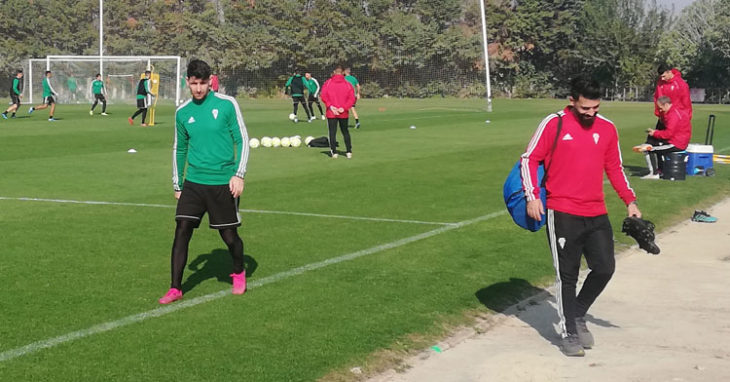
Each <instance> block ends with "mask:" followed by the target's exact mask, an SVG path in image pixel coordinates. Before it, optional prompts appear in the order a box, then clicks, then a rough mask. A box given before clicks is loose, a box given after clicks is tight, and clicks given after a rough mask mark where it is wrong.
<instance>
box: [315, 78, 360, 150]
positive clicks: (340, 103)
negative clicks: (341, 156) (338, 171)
mask: <svg viewBox="0 0 730 382" xmlns="http://www.w3.org/2000/svg"><path fill="white" fill-rule="evenodd" d="M342 73H343V70H342V66H339V65H338V66H337V68H335V71H334V73H333V75H332V77H331V78H330V79H329V80H327V82H325V83H324V85H322V91H321V92H320V97H321V99H322V102H324V105H325V107H326V108H327V113H326V116H327V127H328V128H329V139H330V155H331V156H332V158H337V156H338V155H337V124H338V123H339V125H340V130H341V131H342V136H343V137H344V138H345V149H346V150H347V153H346V155H347V158H348V159H350V158H352V142H351V140H350V131H349V130H348V127H347V119H348V117H349V110H350V108H351V107H352V105H354V104H355V93H353V91H352V85H350V83H349V82H347V80H345V76H344V75H343V74H342Z"/></svg>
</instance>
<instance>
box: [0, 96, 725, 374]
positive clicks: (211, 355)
mask: <svg viewBox="0 0 730 382" xmlns="http://www.w3.org/2000/svg"><path fill="white" fill-rule="evenodd" d="M563 105H564V101H561V100H522V101H508V100H496V101H495V105H494V110H495V111H494V112H493V113H490V114H487V113H485V112H484V111H483V108H484V101H482V100H456V99H429V100H398V99H390V100H363V101H361V102H360V104H358V112H359V113H360V116H361V121H362V125H363V127H362V129H360V130H357V131H353V145H354V150H353V151H354V158H353V159H351V160H347V159H345V158H343V157H340V159H337V160H333V159H331V158H329V157H328V156H326V155H325V154H324V152H325V151H326V150H324V149H314V148H298V149H293V148H289V149H284V148H278V149H274V148H268V149H266V148H258V149H253V150H252V153H251V156H250V160H249V166H248V170H249V172H248V175H247V177H246V189H245V191H244V194H243V197H242V202H241V208H242V209H244V211H243V213H242V215H243V219H244V225H243V227H242V230H241V232H242V237H243V239H244V242H245V252H246V255H247V259H246V263H247V269H248V273H249V285H250V289H249V291H248V292H247V293H246V294H245V295H244V296H232V295H230V294H229V290H230V281H229V280H230V279H229V278H228V273H230V259H229V256H228V254H227V251H226V250H225V249H224V248H225V246H224V244H223V243H222V242H221V241H220V238H219V237H218V235H217V233H216V232H214V231H212V230H210V229H207V228H202V229H200V230H197V231H196V233H195V235H194V237H193V240H192V243H191V247H190V259H189V265H190V267H189V269H186V274H185V280H184V286H183V288H184V292H185V298H184V299H183V300H182V302H177V303H174V304H171V305H169V306H167V307H164V308H160V307H159V305H158V304H157V298H159V297H160V296H161V295H162V294H163V293H164V292H165V291H166V290H167V288H168V286H169V252H170V245H171V242H172V235H173V228H174V221H173V215H174V209H173V208H174V204H175V203H174V199H173V193H172V187H171V159H172V155H171V146H172V138H173V124H174V123H173V112H174V110H173V108H172V107H166V108H161V109H160V110H158V112H157V120H158V121H157V122H158V123H157V125H156V126H154V127H148V128H143V127H140V126H129V125H128V124H127V122H126V118H127V116H129V115H130V114H131V113H132V112H133V111H134V108H133V107H130V106H114V105H112V106H110V107H109V113H110V114H111V115H109V116H107V117H102V116H99V115H95V116H93V117H91V116H89V115H88V108H87V106H77V105H73V106H70V105H60V106H59V107H58V110H57V112H56V117H57V118H58V119H59V120H58V121H57V122H47V121H46V118H47V113H46V112H45V111H38V112H36V113H34V114H33V115H32V117H28V116H27V114H25V110H26V108H25V106H24V107H23V109H22V110H23V112H22V113H20V114H19V118H17V119H14V120H7V121H6V120H0V256H1V257H2V261H0V276H1V280H2V293H1V295H2V297H1V298H0V323H2V324H1V325H0V380H2V381H163V380H164V381H172V380H194V381H202V380H205V381H218V380H220V381H227V380H231V379H233V378H236V379H238V380H245V381H311V380H317V379H320V378H323V377H324V378H326V379H329V380H334V379H341V378H345V376H346V375H347V373H348V372H347V370H348V369H349V368H351V367H354V366H363V367H364V368H365V370H372V369H375V368H377V367H378V364H377V362H378V361H377V360H376V357H374V356H373V354H377V353H379V352H381V351H383V350H395V351H402V350H408V349H414V348H419V347H423V346H427V345H428V344H429V341H431V340H433V339H435V338H437V337H438V336H439V335H441V334H443V333H444V331H445V329H444V328H445V327H448V325H450V324H459V323H465V322H468V317H469V316H472V315H474V314H480V313H483V312H487V311H489V310H495V309H500V308H503V307H505V306H506V305H507V304H509V303H510V302H513V301H515V299H516V298H517V297H518V296H520V295H521V294H523V293H525V292H526V291H530V290H533V288H534V287H539V286H542V285H545V284H546V283H548V282H550V280H552V278H553V269H552V260H551V258H550V255H549V253H548V250H547V243H546V240H545V237H544V232H541V233H537V234H530V233H528V232H527V231H523V230H521V229H519V228H517V227H516V226H515V225H514V224H513V223H512V222H511V220H510V218H509V216H508V215H506V214H505V213H504V207H503V203H502V197H501V188H502V183H503V181H504V177H505V176H506V174H507V172H509V170H510V169H511V167H512V165H513V164H514V162H515V161H516V159H517V158H518V156H519V154H520V153H521V152H522V150H523V149H524V147H525V145H526V144H527V141H528V140H529V138H530V136H531V134H532V133H533V131H534V129H535V127H536V126H537V123H538V122H539V121H540V120H541V118H542V117H544V116H545V115H546V114H548V113H550V112H553V111H555V110H558V109H559V108H562V106H563ZM241 107H242V110H243V114H244V118H245V120H246V124H247V127H248V131H249V135H250V136H251V137H259V138H260V137H261V136H264V135H268V136H284V135H287V136H288V135H295V134H299V135H302V136H306V135H313V136H322V135H326V129H325V127H324V122H322V121H316V122H313V123H311V124H307V123H299V124H296V125H295V124H292V123H291V122H289V121H288V120H287V119H286V116H287V114H288V113H289V112H290V110H289V108H290V103H289V102H288V101H285V100H276V101H274V100H242V101H241ZM97 111H98V109H97ZM652 111H653V107H652V105H651V104H649V103H612V102H605V103H604V105H603V108H602V114H604V115H605V116H606V117H608V118H609V119H611V120H613V121H614V122H615V123H616V125H617V126H618V128H619V130H620V136H621V145H622V151H623V155H624V161H625V165H626V167H627V172H628V173H630V174H635V173H637V172H638V171H639V170H640V168H643V167H644V166H645V162H644V159H643V157H642V156H640V155H638V154H634V153H633V152H631V150H630V148H631V146H633V145H635V144H638V143H641V142H643V139H644V132H643V130H644V129H645V128H647V127H651V126H653V124H654V122H655V119H654V117H653V114H652ZM300 113H301V112H300ZM709 114H715V115H716V116H717V131H716V132H715V142H714V143H715V147H716V149H717V150H716V151H723V153H725V154H728V153H729V152H730V107H728V106H714V105H697V106H696V108H695V112H694V122H695V135H694V139H693V141H694V142H701V141H704V133H705V131H704V129H705V126H706V121H707V116H708V115H709ZM486 119H489V120H490V123H485V120H486ZM410 125H415V126H416V127H417V128H416V129H410V128H409V126H410ZM130 148H134V149H136V150H137V151H138V152H137V153H136V154H129V153H127V150H128V149H130ZM716 169H717V175H716V176H715V177H712V178H708V177H688V179H687V180H686V181H684V182H679V181H677V182H670V181H647V180H640V179H639V178H638V177H636V176H633V177H631V178H630V180H631V182H632V186H633V187H634V189H635V190H636V191H637V193H638V195H639V202H640V207H641V209H642V211H643V213H644V215H645V217H647V218H648V219H650V220H653V221H654V222H655V223H657V226H658V229H660V230H661V229H664V228H666V227H668V226H669V225H670V224H672V223H674V222H676V221H678V220H680V219H686V218H688V217H689V216H690V215H691V212H692V210H693V209H695V208H706V207H708V206H709V204H710V203H712V202H713V201H715V200H718V199H719V198H722V197H725V196H726V195H727V194H728V192H729V191H730V166H728V165H722V164H717V165H716ZM606 195H607V202H608V206H609V210H610V213H611V217H612V223H613V225H614V231H615V233H616V239H617V240H618V241H619V243H620V245H626V244H629V243H630V241H629V240H627V238H626V237H625V236H624V235H623V234H621V233H620V222H621V220H622V219H623V216H624V215H625V208H624V207H623V206H622V205H621V203H620V200H619V199H618V197H617V196H616V195H615V193H614V192H613V190H612V189H611V188H610V186H608V185H607V186H606ZM28 199H39V200H28ZM92 202H98V203H92ZM660 245H661V243H660ZM688 255H690V254H688ZM658 260H659V261H660V258H658ZM620 271H621V265H620V264H619V266H618V272H620ZM648 271H650V270H648ZM609 288H610V286H609ZM599 303H600V301H599ZM465 317H466V318H465ZM556 351H557V350H556Z"/></svg>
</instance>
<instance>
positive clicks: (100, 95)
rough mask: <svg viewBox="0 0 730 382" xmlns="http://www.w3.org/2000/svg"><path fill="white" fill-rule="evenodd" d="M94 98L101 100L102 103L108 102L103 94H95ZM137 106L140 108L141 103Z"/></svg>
mask: <svg viewBox="0 0 730 382" xmlns="http://www.w3.org/2000/svg"><path fill="white" fill-rule="evenodd" d="M94 98H96V99H97V100H99V101H101V102H106V98H104V95H103V94H101V93H99V94H94ZM137 105H138V106H139V103H138V104H137Z"/></svg>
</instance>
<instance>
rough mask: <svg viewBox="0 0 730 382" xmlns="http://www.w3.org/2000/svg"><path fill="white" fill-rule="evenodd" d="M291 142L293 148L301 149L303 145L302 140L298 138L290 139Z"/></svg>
mask: <svg viewBox="0 0 730 382" xmlns="http://www.w3.org/2000/svg"><path fill="white" fill-rule="evenodd" d="M289 142H291V147H299V146H301V145H302V140H301V139H299V138H297V137H292V138H291V139H289Z"/></svg>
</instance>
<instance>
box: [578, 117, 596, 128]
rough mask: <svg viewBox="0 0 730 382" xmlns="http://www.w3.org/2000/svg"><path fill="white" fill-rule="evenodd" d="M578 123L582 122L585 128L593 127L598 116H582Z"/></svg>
mask: <svg viewBox="0 0 730 382" xmlns="http://www.w3.org/2000/svg"><path fill="white" fill-rule="evenodd" d="M578 121H580V125H581V126H583V127H591V126H593V122H595V121H596V116H595V115H585V114H581V115H580V116H579V117H578Z"/></svg>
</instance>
